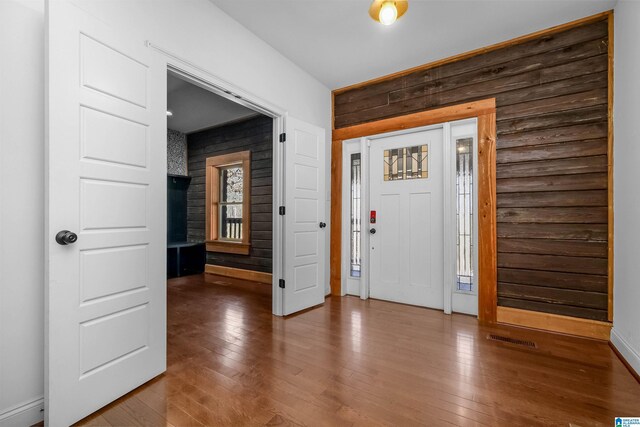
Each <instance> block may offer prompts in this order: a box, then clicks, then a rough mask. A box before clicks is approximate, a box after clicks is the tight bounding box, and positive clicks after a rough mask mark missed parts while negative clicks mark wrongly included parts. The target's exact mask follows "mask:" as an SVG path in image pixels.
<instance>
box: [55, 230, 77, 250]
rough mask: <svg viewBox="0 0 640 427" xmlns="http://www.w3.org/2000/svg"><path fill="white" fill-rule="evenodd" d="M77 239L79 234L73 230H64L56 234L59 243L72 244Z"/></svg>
mask: <svg viewBox="0 0 640 427" xmlns="http://www.w3.org/2000/svg"><path fill="white" fill-rule="evenodd" d="M76 240H78V235H77V234H76V233H74V232H73V231H69V230H62V231H60V232H58V234H56V242H58V244H59V245H63V246H65V245H70V244H72V243H75V242H76Z"/></svg>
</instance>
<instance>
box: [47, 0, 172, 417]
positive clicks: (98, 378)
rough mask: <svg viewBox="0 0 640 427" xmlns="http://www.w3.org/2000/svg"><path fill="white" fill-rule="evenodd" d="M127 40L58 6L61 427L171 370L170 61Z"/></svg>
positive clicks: (55, 117)
mask: <svg viewBox="0 0 640 427" xmlns="http://www.w3.org/2000/svg"><path fill="white" fill-rule="evenodd" d="M122 33H123V32H122V29H118V28H110V27H107V26H106V25H105V24H104V23H103V22H102V21H99V20H98V19H96V18H94V17H92V16H91V15H88V14H87V13H85V12H84V11H82V10H80V9H78V8H77V7H76V6H74V5H72V4H71V3H69V2H68V1H49V2H47V37H48V39H47V57H48V62H47V71H46V76H47V100H46V105H47V161H46V165H47V167H48V174H47V176H48V183H47V186H48V187H47V191H48V206H47V210H48V218H47V221H46V243H45V247H46V251H47V254H46V261H47V280H46V285H45V289H46V314H45V319H46V334H45V337H46V347H45V348H46V365H45V375H46V377H45V420H46V422H47V424H48V425H50V426H68V425H70V424H72V423H73V422H75V421H77V420H79V419H81V418H83V417H85V416H86V415H88V414H90V413H92V412H93V411H95V410H97V409H99V408H100V407H102V406H104V405H106V404H108V403H109V402H111V401H112V400H114V399H116V398H118V397H119V396H121V395H123V394H125V393H127V392H128V391H130V390H132V389H134V388H135V387H137V386H139V385H141V384H143V383H144V382H146V381H148V380H149V379H151V378H153V377H154V376H156V375H158V374H160V373H162V372H163V371H164V370H165V368H166V342H165V340H166V319H165V318H166V314H165V313H166V309H165V306H166V296H165V295H166V289H165V288H166V285H165V272H166V267H165V264H166V255H165V244H166V242H165V240H166V188H165V176H166V115H165V110H166V64H164V63H163V62H162V61H161V60H160V59H159V58H155V57H154V56H153V54H152V52H151V51H150V50H149V49H147V48H146V47H145V46H144V43H143V41H141V40H140V41H133V42H132V41H131V40H129V39H127V38H125V37H124V36H123V35H122ZM62 230H70V231H71V232H73V233H76V234H77V241H75V238H74V234H72V233H67V234H66V235H60V236H59V239H60V243H58V242H57V241H56V240H57V239H56V236H57V235H58V233H59V232H60V231H62ZM63 234H64V233H63ZM65 241H66V243H68V244H64V243H65Z"/></svg>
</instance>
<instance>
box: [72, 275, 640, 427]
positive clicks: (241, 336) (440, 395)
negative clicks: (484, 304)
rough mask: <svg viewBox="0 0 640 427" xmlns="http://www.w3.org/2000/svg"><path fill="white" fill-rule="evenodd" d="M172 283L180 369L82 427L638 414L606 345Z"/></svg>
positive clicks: (511, 421) (171, 364) (521, 420)
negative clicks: (288, 303)
mask: <svg viewBox="0 0 640 427" xmlns="http://www.w3.org/2000/svg"><path fill="white" fill-rule="evenodd" d="M167 293H168V314H167V325H168V331H167V333H168V349H167V351H168V367H167V372H166V373H165V374H163V375H161V376H160V377H158V378H156V379H154V380H152V381H150V382H149V383H147V384H145V385H144V386H142V387H140V388H139V389H137V390H135V391H133V392H131V393H129V394H127V395H126V396H124V397H122V398H121V399H119V400H118V401H116V402H114V403H112V404H110V405H109V406H107V407H105V408H103V409H102V410H100V411H98V412H97V413H96V414H93V415H92V416H90V417H87V418H86V419H85V420H83V421H81V422H80V423H79V424H78V425H83V426H109V425H142V426H151V425H154V426H155V425H163V426H167V427H172V426H175V427H178V426H180V427H182V426H210V425H211V426H217V425H234V426H235V425H237V426H299V425H313V426H382V425H403V426H412V425H416V426H417V425H435V426H437V425H464V426H467V425H478V426H480V425H489V426H493V425H523V426H542V425H569V424H573V425H611V420H612V419H613V417H614V416H637V408H638V402H640V384H638V383H637V382H636V381H635V379H634V378H633V377H632V376H631V375H630V374H629V372H628V371H627V370H626V368H625V367H624V366H623V365H622V363H621V362H620V361H619V360H618V359H617V357H616V356H615V355H614V353H613V352H612V351H611V349H610V348H609V347H608V345H607V344H606V343H601V342H597V341H592V340H586V339H580V338H575V337H568V336H563V335H555V334H549V333H544V332H539V331H532V330H526V329H520V328H514V327H508V326H502V325H480V324H479V323H478V322H477V320H476V319H474V318H472V317H470V316H465V315H459V314H454V315H450V316H447V315H444V314H443V313H442V312H440V311H436V310H429V309H425V308H420V307H413V306H407V305H402V304H394V303H390V302H386V301H378V300H372V299H370V300H366V301H363V300H360V299H359V298H355V297H344V298H340V297H330V298H328V299H327V300H326V302H325V304H324V306H321V307H318V308H315V309H313V310H310V311H306V312H304V313H302V314H299V315H293V316H289V317H287V318H277V317H274V316H272V315H271V289H270V287H268V286H264V285H261V284H252V283H250V282H244V281H241V280H236V279H233V278H220V277H216V276H211V275H206V276H204V275H203V276H189V277H186V278H179V279H172V280H170V281H169V284H168V292H167ZM489 334H498V335H503V336H508V337H512V338H517V339H522V340H530V341H534V342H535V343H536V345H537V347H536V348H533V349H531V348H528V347H522V346H517V345H513V344H507V343H501V342H495V341H490V340H488V339H487V335H489ZM634 414H635V415H634Z"/></svg>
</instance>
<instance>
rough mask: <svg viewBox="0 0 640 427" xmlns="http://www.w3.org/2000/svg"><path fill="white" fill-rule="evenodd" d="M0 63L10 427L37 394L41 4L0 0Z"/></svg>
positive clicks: (2, 370)
mask: <svg viewBox="0 0 640 427" xmlns="http://www.w3.org/2000/svg"><path fill="white" fill-rule="evenodd" d="M0 58H1V59H0V425H2V426H5V425H7V426H8V425H15V426H18V425H31V424H33V422H35V421H38V419H39V418H40V416H41V414H40V408H41V407H42V395H43V383H42V379H43V372H44V363H43V351H44V345H43V339H44V337H43V330H44V328H43V312H44V291H43V289H44V288H43V277H44V255H43V254H44V249H43V245H42V244H43V232H44V222H43V213H44V203H43V196H44V173H43V168H42V167H43V162H44V146H43V140H44V130H43V129H44V127H43V123H44V105H43V96H44V75H43V70H44V39H43V5H42V3H41V2H26V1H21V2H17V1H4V0H3V1H0ZM23 410H24V411H23Z"/></svg>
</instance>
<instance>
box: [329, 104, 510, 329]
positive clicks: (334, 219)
mask: <svg viewBox="0 0 640 427" xmlns="http://www.w3.org/2000/svg"><path fill="white" fill-rule="evenodd" d="M470 118H477V123H478V136H477V137H478V138H477V139H478V172H477V173H478V181H477V193H478V200H479V203H478V204H479V206H478V212H477V216H478V242H479V245H478V319H479V320H480V321H486V322H492V323H495V322H496V320H497V319H496V317H497V302H498V301H497V227H496V140H497V135H496V102H495V98H490V99H485V100H480V101H475V102H470V103H465V104H460V105H454V106H450V107H443V108H438V109H434V110H428V111H423V112H419V113H414V114H407V115H404V116H399V117H393V118H389V119H383V120H378V121H374V122H371V123H365V124H361V125H355V126H349V127H345V128H341V129H334V130H333V137H332V144H331V153H332V154H331V194H332V197H331V223H332V228H331V267H330V271H331V293H332V295H341V293H342V278H341V276H342V266H341V263H342V251H341V249H342V189H343V187H342V171H343V167H342V160H343V154H342V142H343V141H345V140H350V139H355V138H362V141H364V140H365V138H363V137H368V136H370V135H378V134H383V133H391V132H396V131H402V130H406V129H413V128H418V127H425V126H429V125H435V124H439V123H445V122H452V121H457V120H462V119H470ZM364 157H365V156H364V153H363V160H362V164H363V165H365V164H366V163H367V161H368V159H366V160H365V159H364ZM367 157H368V156H367ZM363 173H364V171H363ZM363 182H365V181H364V180H363ZM361 191H363V192H364V191H368V189H366V190H365V189H361ZM366 209H367V207H364V208H363V212H365V211H366ZM362 246H363V247H365V246H364V242H363V243H362ZM365 268H367V267H366V266H364V265H363V269H365ZM361 279H362V278H361Z"/></svg>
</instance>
